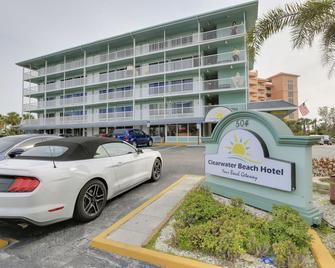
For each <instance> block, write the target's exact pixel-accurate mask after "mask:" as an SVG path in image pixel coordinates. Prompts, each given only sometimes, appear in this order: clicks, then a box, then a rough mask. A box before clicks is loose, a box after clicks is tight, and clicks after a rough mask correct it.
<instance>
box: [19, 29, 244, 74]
mask: <svg viewBox="0 0 335 268" xmlns="http://www.w3.org/2000/svg"><path fill="white" fill-rule="evenodd" d="M240 34H244V25H243V24H239V25H235V26H229V27H225V28H219V29H216V30H212V31H207V32H201V33H200V34H198V33H193V34H187V35H182V36H177V37H174V38H169V39H167V40H166V41H165V42H164V41H158V42H152V43H146V44H142V45H138V46H136V47H135V56H142V55H146V54H150V53H156V52H162V51H164V50H169V49H175V48H179V47H185V46H191V45H196V44H199V43H204V42H209V41H210V42H212V41H215V40H220V39H222V38H227V37H232V36H235V35H240ZM133 56H134V49H133V48H132V47H131V48H125V49H121V50H117V51H112V52H110V53H109V54H108V53H102V54H98V55H94V56H88V57H87V58H86V66H91V65H96V64H103V63H107V62H113V61H118V60H122V59H126V58H130V57H133ZM84 65H85V62H84V58H80V59H76V60H72V61H68V62H66V63H65V65H64V63H59V64H56V65H50V66H48V67H47V68H45V67H43V68H40V69H38V70H29V72H25V73H24V75H23V79H24V80H28V79H32V78H35V77H40V76H44V75H49V74H54V73H60V72H64V71H68V70H73V69H78V68H82V67H84Z"/></svg>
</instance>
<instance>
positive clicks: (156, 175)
mask: <svg viewBox="0 0 335 268" xmlns="http://www.w3.org/2000/svg"><path fill="white" fill-rule="evenodd" d="M161 174H162V161H161V160H160V159H159V158H156V159H155V161H154V164H153V166H152V171H151V181H152V182H154V181H158V180H159V179H160V178H161Z"/></svg>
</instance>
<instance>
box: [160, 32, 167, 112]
mask: <svg viewBox="0 0 335 268" xmlns="http://www.w3.org/2000/svg"><path fill="white" fill-rule="evenodd" d="M163 40H164V80H163V81H164V94H163V96H164V118H165V117H166V116H165V115H166V97H165V93H166V64H167V63H166V49H165V42H166V30H165V29H164V37H163ZM158 86H159V85H158Z"/></svg>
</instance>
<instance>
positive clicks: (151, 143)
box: [148, 139, 153, 147]
mask: <svg viewBox="0 0 335 268" xmlns="http://www.w3.org/2000/svg"><path fill="white" fill-rule="evenodd" d="M152 145H153V141H152V140H151V139H150V140H149V141H148V147H151V146H152Z"/></svg>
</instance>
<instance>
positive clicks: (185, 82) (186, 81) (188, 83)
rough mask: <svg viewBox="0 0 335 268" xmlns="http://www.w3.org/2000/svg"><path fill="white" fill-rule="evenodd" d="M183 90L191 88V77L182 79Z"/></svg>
mask: <svg viewBox="0 0 335 268" xmlns="http://www.w3.org/2000/svg"><path fill="white" fill-rule="evenodd" d="M183 90H184V91H187V90H193V78H190V79H183Z"/></svg>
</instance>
